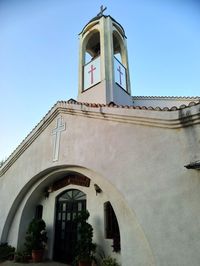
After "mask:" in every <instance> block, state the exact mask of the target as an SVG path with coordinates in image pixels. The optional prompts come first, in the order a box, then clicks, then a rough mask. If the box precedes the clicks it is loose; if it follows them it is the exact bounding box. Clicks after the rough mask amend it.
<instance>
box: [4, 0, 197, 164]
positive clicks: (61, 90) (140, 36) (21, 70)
mask: <svg viewBox="0 0 200 266" xmlns="http://www.w3.org/2000/svg"><path fill="white" fill-rule="evenodd" d="M102 4H103V5H104V6H107V10H106V12H105V14H107V15H111V16H112V17H113V18H115V19H116V20H117V21H118V22H119V23H120V24H121V25H122V26H123V27H124V29H125V32H126V36H127V42H128V54H129V68H130V76H131V87H132V95H142V96H143V95H149V96H200V2H199V1H198V0H196V1H195V0H140V1H138V0H129V1H128V0H124V1H119V0H112V1H111V0H110V1H99V0H96V1H94V0H85V1H82V0H34V1H31V0H30V1H25V0H24V1H23V0H15V1H14V0H1V1H0V92H1V97H0V112H1V126H0V132H1V136H0V160H1V159H4V158H5V157H8V156H9V155H10V153H11V152H12V151H13V150H14V149H15V148H16V147H17V146H18V145H19V144H20V142H21V141H22V140H23V139H24V138H25V137H26V135H27V134H28V133H29V132H30V131H31V130H32V128H34V126H35V125H36V124H37V123H38V122H39V121H40V120H41V118H42V117H43V116H44V115H45V114H46V113H47V112H48V110H49V109H50V108H51V107H52V106H53V105H54V104H55V103H56V102H57V101H58V100H67V99H69V98H74V99H76V97H77V92H78V88H77V86H78V48H79V46H78V33H79V32H80V31H81V30H82V28H83V27H84V25H85V24H86V23H87V22H88V21H89V20H90V19H91V18H93V17H94V16H95V15H96V14H97V13H98V12H99V8H100V6H101V5H102Z"/></svg>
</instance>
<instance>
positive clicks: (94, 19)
mask: <svg viewBox="0 0 200 266" xmlns="http://www.w3.org/2000/svg"><path fill="white" fill-rule="evenodd" d="M102 17H104V18H108V17H109V18H110V19H111V20H112V21H113V22H114V23H116V24H117V25H118V26H119V27H120V28H121V30H122V33H123V37H126V35H125V30H124V28H123V27H122V25H121V24H120V23H119V22H117V21H116V20H115V19H114V18H113V17H111V16H110V15H104V14H100V15H99V14H98V15H96V16H95V17H93V18H92V19H91V20H90V21H89V22H88V23H87V24H86V25H85V26H84V27H83V29H82V31H81V32H80V33H79V34H81V33H83V31H84V30H85V28H87V26H88V25H89V24H90V23H92V22H94V21H97V20H100V19H101V18H102Z"/></svg>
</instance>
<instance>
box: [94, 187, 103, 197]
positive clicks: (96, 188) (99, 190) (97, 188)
mask: <svg viewBox="0 0 200 266" xmlns="http://www.w3.org/2000/svg"><path fill="white" fill-rule="evenodd" d="M94 189H95V191H96V195H97V194H98V193H101V192H102V189H101V188H100V187H99V186H98V185H97V184H94Z"/></svg>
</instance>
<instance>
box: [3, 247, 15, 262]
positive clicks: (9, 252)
mask: <svg viewBox="0 0 200 266" xmlns="http://www.w3.org/2000/svg"><path fill="white" fill-rule="evenodd" d="M14 253H15V248H14V247H12V246H10V245H8V243H1V244H0V261H3V260H8V259H9V260H10V259H13V257H14Z"/></svg>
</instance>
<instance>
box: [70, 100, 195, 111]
mask: <svg viewBox="0 0 200 266" xmlns="http://www.w3.org/2000/svg"><path fill="white" fill-rule="evenodd" d="M66 103H67V104H76V105H85V106H87V107H93V108H99V107H110V108H124V109H136V110H152V111H165V112H166V111H176V110H180V109H185V108H187V107H190V106H194V105H197V104H199V103H200V101H198V102H190V103H189V104H188V105H185V104H182V105H181V106H180V107H177V106H172V107H170V108H169V107H167V106H166V107H159V106H156V107H152V106H149V107H147V106H133V105H118V104H116V103H114V102H110V103H108V104H101V103H88V102H78V101H76V100H74V99H69V100H68V101H67V102H66Z"/></svg>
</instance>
